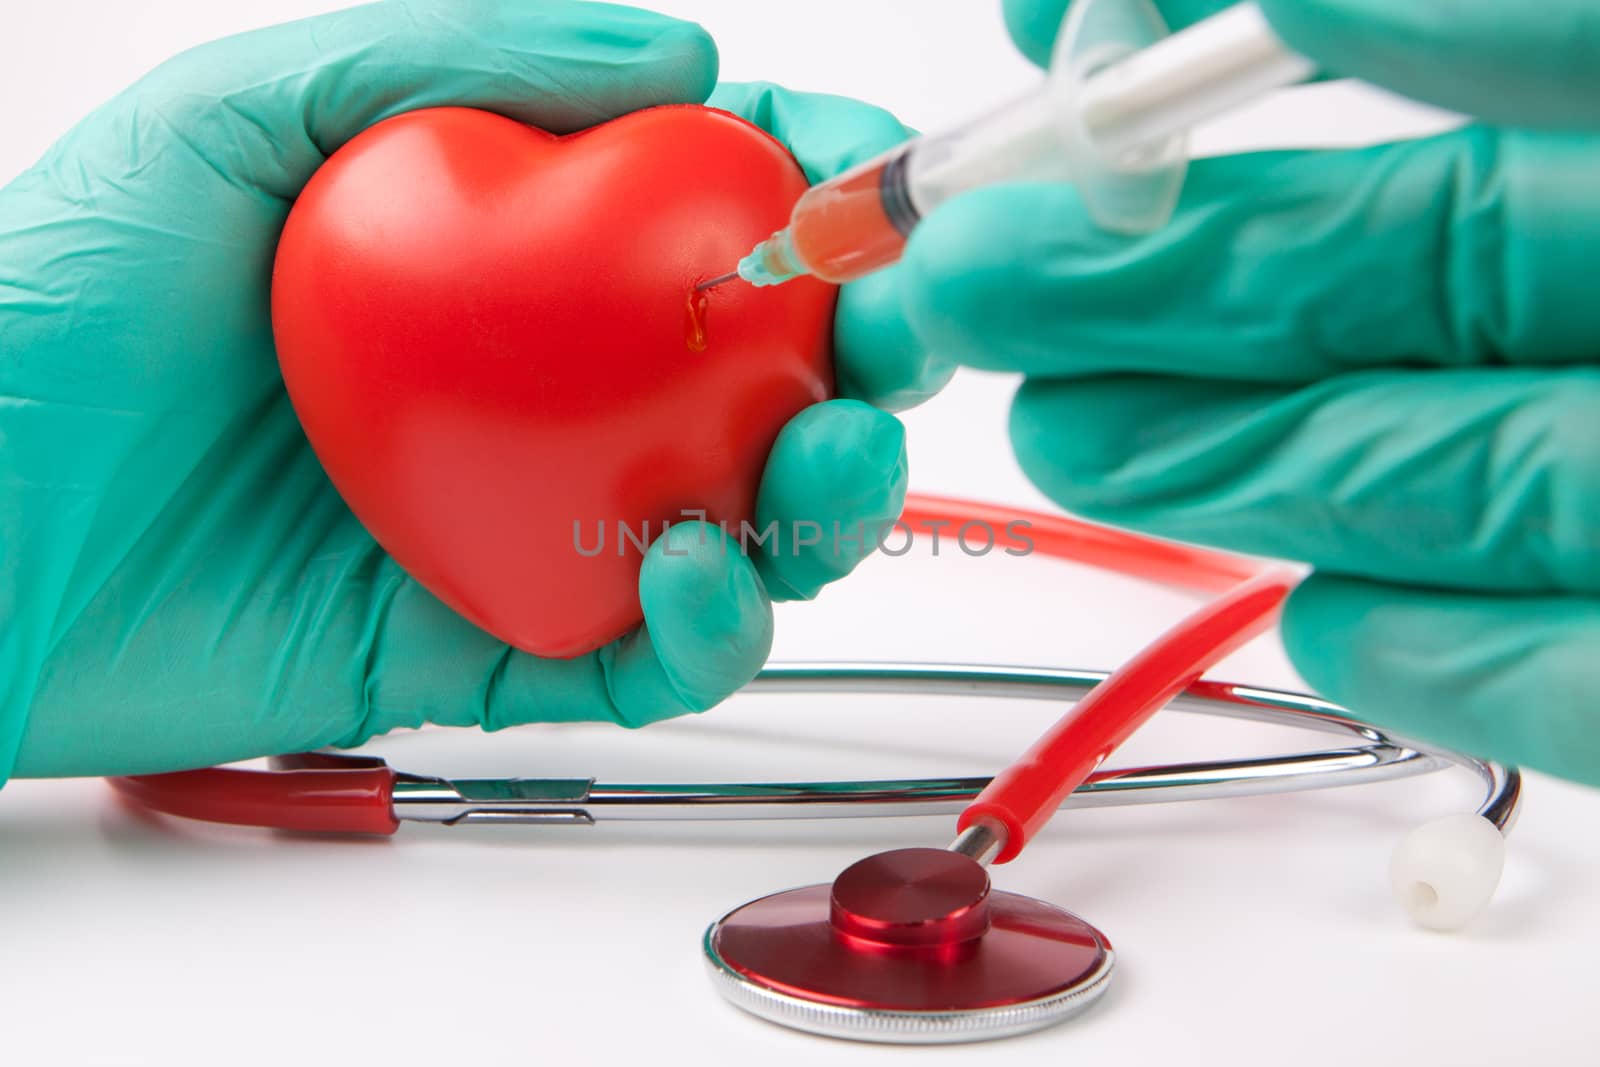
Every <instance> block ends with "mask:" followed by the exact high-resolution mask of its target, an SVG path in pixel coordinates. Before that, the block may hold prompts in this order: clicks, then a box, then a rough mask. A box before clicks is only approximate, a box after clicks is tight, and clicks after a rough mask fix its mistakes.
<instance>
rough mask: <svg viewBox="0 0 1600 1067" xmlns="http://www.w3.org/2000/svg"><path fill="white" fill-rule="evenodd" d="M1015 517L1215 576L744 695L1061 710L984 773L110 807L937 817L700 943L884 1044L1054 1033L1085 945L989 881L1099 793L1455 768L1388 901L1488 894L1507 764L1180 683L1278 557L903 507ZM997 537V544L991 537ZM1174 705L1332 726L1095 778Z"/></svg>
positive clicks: (410, 815) (1134, 566)
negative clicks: (1141, 644)
mask: <svg viewBox="0 0 1600 1067" xmlns="http://www.w3.org/2000/svg"><path fill="white" fill-rule="evenodd" d="M1017 520H1022V521H1023V522H1025V523H1026V524H1027V536H1028V537H1029V539H1030V541H1031V543H1032V546H1033V548H1034V550H1036V551H1038V552H1040V553H1042V554H1044V555H1048V556H1052V557H1056V558H1062V559H1072V560H1076V561H1079V562H1085V563H1092V564H1095V565H1098V566H1102V567H1107V568H1109V569H1113V570H1117V571H1121V572H1124V573H1129V574H1135V575H1141V576H1144V577H1147V578H1152V579H1155V580H1158V581H1161V582H1165V583H1168V584H1173V585H1179V586H1184V587H1187V588H1190V589H1196V590H1201V591H1207V592H1215V591H1217V590H1219V589H1221V590H1223V591H1222V592H1221V594H1220V595H1218V596H1216V597H1215V598H1214V599H1212V600H1211V601H1210V602H1208V603H1207V604H1205V605H1204V606H1202V607H1201V608H1200V609H1198V610H1197V611H1195V612H1194V613H1192V614H1191V615H1190V616H1188V617H1187V618H1186V619H1184V620H1183V621H1182V622H1180V623H1179V624H1178V625H1177V626H1175V627H1173V628H1172V629H1170V630H1168V631H1167V632H1166V633H1165V634H1163V635H1162V636H1161V637H1159V638H1158V639H1157V640H1156V641H1154V642H1152V643H1151V644H1150V645H1148V646H1147V647H1146V648H1145V649H1144V650H1143V651H1141V652H1140V653H1139V654H1138V655H1136V656H1134V657H1133V658H1132V659H1131V660H1129V661H1128V662H1127V663H1126V664H1124V665H1123V666H1122V667H1121V668H1119V669H1118V670H1116V671H1114V672H1111V673H1109V674H1106V673H1097V672H1091V671H1075V670H1060V669H1047V668H1010V667H988V666H965V665H956V664H937V665H929V664H872V663H807V664H782V665H771V666H769V667H768V668H767V669H765V670H764V671H762V672H761V674H760V675H759V676H758V677H757V678H756V679H755V681H753V682H752V683H751V684H750V685H749V686H748V687H747V689H748V690H750V691H756V692H786V693H813V694H815V693H835V694H839V693H872V694H901V695H910V696H919V695H941V696H949V695H965V696H972V697H983V698H994V697H1002V698H1023V699H1030V700H1039V699H1045V700H1061V701H1065V702H1070V704H1071V706H1070V707H1069V709H1068V710H1067V712H1066V713H1065V714H1064V715H1063V717H1062V718H1061V719H1060V720H1059V721H1058V722H1057V723H1056V724H1055V725H1054V726H1052V727H1051V728H1050V730H1048V731H1047V732H1046V733H1045V735H1044V736H1043V737H1042V738H1040V739H1039V741H1038V742H1036V743H1035V744H1034V746H1033V747H1032V748H1030V749H1029V750H1028V752H1027V753H1026V754H1024V755H1023V757H1022V758H1021V759H1019V760H1018V761H1017V762H1016V763H1014V764H1012V765H1011V766H1010V767H1008V768H1006V769H1005V770H1003V771H1001V772H1000V773H999V774H998V775H996V776H995V777H993V778H989V779H985V778H932V779H899V780H885V781H822V782H768V783H748V784H745V783H738V784H735V783H721V784H703V783H692V784H691V783H678V784H606V783H600V782H596V781H595V780H594V779H581V778H580V779H537V778H494V779H472V780H451V779H445V778H437V777H431V776H427V775H418V774H410V773H405V772H401V771H396V770H394V769H392V768H391V767H389V766H388V764H387V763H385V762H384V761H383V760H382V759H379V758H376V757H372V756H362V755H346V754H342V753H326V752H321V753H305V754H301V755H297V756H290V757H283V758H279V759H276V760H274V761H272V767H271V769H269V770H265V771H262V770H248V769H240V768H228V767H213V768H208V769H204V770H195V771H179V772H175V773H171V774H157V775H141V776H135V777H126V778H115V779H112V784H113V785H114V786H115V787H116V789H117V790H118V792H119V793H120V794H121V795H122V796H123V797H124V798H126V799H128V800H129V801H131V802H133V803H136V804H138V805H140V806H142V807H145V808H149V809H152V810H156V811H161V812H165V813H167V814H170V815H177V816H184V817H188V818H194V819H204V820H208V821H212V822H222V823H232V824H237V825H246V826H261V827H269V828H276V829H284V830H296V831H328V832H335V833H362V834H391V833H394V832H395V831H396V830H397V829H398V828H399V826H400V824H401V823H403V822H427V823H435V824H444V825H448V826H460V825H473V824H482V823H499V824H508V825H520V824H529V823H532V824H558V825H570V826H588V825H592V824H594V823H595V822H598V821H601V820H612V819H754V818H799V819H811V818H838V817H850V816H885V815H930V814H957V815H958V820H957V823H956V836H955V838H954V840H953V841H952V842H951V843H950V844H949V845H948V846H947V847H946V848H903V849H895V850H892V851H889V852H883V853H879V854H877V855H874V856H869V857H867V858H866V859H863V860H861V861H859V862H857V863H855V864H853V865H852V866H850V867H848V868H846V869H845V870H844V871H843V872H842V873H841V874H839V876H838V877H837V878H835V879H834V881H833V882H832V883H825V884H818V885H811V886H804V887H801V888H798V889H789V890H784V891H782V892H778V893H774V894H772V895H770V896H766V897H762V898H760V899H758V900H755V901H751V902H750V903H747V904H744V905H741V906H740V907H737V908H734V909H733V910H732V911H729V912H728V913H726V914H725V915H723V916H722V917H721V918H720V919H718V920H717V921H716V922H714V923H712V924H711V926H710V928H709V929H708V930H707V931H706V934H705V938H704V940H703V950H704V955H705V958H706V962H707V964H708V967H709V969H710V973H711V976H712V979H713V982H714V984H715V985H716V987H717V989H718V991H719V992H721V993H722V995H723V996H725V997H726V998H727V999H728V1000H729V1001H730V1002H732V1003H733V1004H735V1005H737V1006H738V1007H740V1008H743V1009H744V1010H746V1011H748V1012H751V1013H753V1014H755V1015H758V1016H760V1017H762V1018H764V1019H768V1020H770V1021H773V1022H776V1023H780V1024H782V1025H784V1026H788V1027H793V1028H795V1029H799V1030H806V1031H810V1032H813V1033H819V1034H825V1035H828V1036H831V1037H842V1038H853V1039H857V1040H865V1041H880V1042H895V1043H935V1042H953V1041H972V1040H979V1039H985V1038H994V1037H1003V1036H1007V1035H1011V1034H1019V1033H1024V1032H1027V1031H1030V1030H1036V1029H1039V1028H1040V1027H1043V1026H1048V1025H1050V1024H1052V1023H1056V1022H1060V1021H1061V1020H1063V1019H1066V1018H1068V1017H1070V1016H1072V1015H1074V1014H1076V1013H1078V1012H1080V1011H1082V1010H1083V1009H1085V1008H1087V1007H1088V1006H1089V1005H1090V1004H1092V1003H1093V1002H1094V1001H1095V1000H1096V999H1098V998H1099V997H1100V996H1101V995H1102V994H1103V993H1104V992H1105V990H1106V986H1107V982H1108V981H1109V979H1110V976H1111V973H1112V968H1113V966H1114V963H1115V959H1116V957H1115V953H1114V952H1113V950H1112V947H1111V943H1110V942H1109V941H1108V940H1107V938H1106V937H1105V935H1104V934H1102V933H1101V932H1100V931H1099V930H1097V929H1095V928H1094V927H1093V926H1091V925H1090V924H1089V923H1087V922H1085V921H1084V920H1083V919H1081V918H1079V917H1078V916H1076V915H1073V914H1072V913H1070V912H1067V911H1064V910H1062V909H1060V908H1058V907H1055V906H1054V905H1051V904H1047V903H1044V902H1042V901H1038V900H1034V899H1033V898H1031V897H1026V896H1022V895H1020V894H1016V893H1008V892H1004V891H1000V890H995V889H993V888H992V887H991V884H990V879H989V874H988V871H987V870H986V868H987V866H988V865H989V864H991V863H1006V862H1009V861H1010V860H1011V859H1013V858H1015V857H1016V855H1017V854H1018V853H1019V852H1020V851H1021V850H1022V848H1023V847H1024V846H1025V845H1026V844H1027V842H1028V841H1029V840H1030V839H1031V838H1032V837H1033V835H1034V833H1035V832H1036V831H1037V830H1038V829H1039V828H1040V827H1041V826H1043V825H1044V823H1045V822H1046V821H1048V820H1049V818H1050V817H1052V816H1053V815H1054V814H1055V812H1056V811H1057V810H1059V809H1060V808H1062V807H1112V806H1121V805H1129V804H1149V803H1161V802H1166V801H1174V800H1202V799H1209V798H1215V797H1239V796H1257V795H1268V794H1275V793H1283V792H1291V791H1301V790H1311V789H1322V788H1328V787H1332V786H1343V785H1355V784H1363V783H1370V782H1380V781H1388V780H1391V779H1396V778H1402V777H1409V776H1412V775H1418V774H1426V773H1429V772H1432V771H1436V770H1441V769H1444V768H1446V767H1450V766H1459V767H1463V768H1466V769H1468V770H1471V771H1473V772H1474V773H1476V774H1477V776H1478V777H1479V778H1480V780H1481V781H1482V784H1483V790H1484V793H1483V800H1482V802H1481V803H1480V804H1479V805H1478V808H1477V810H1476V811H1475V812H1472V813H1462V814H1458V815H1450V816H1445V817H1444V818H1441V819H1435V820H1433V821H1431V822H1428V823H1425V824H1423V825H1422V826H1420V827H1418V828H1416V829H1415V830H1413V831H1412V832H1411V833H1410V834H1408V835H1407V836H1406V837H1405V838H1404V839H1402V841H1401V842H1400V844H1399V846H1398V847H1397V848H1396V850H1395V853H1394V856H1393V859H1392V861H1391V864H1390V875H1391V882H1392V884H1393V888H1394V891H1395V895H1396V898H1397V900H1398V901H1399V903H1400V904H1401V905H1402V906H1403V907H1404V908H1405V909H1406V911H1407V912H1408V913H1409V914H1410V915H1411V916H1412V918H1413V919H1414V920H1416V921H1417V922H1418V923H1420V924H1421V925H1424V926H1429V927H1434V928H1439V929H1452V928H1455V927H1458V926H1461V925H1463V924H1465V923H1466V922H1468V921H1470V920H1471V919H1472V918H1473V917H1474V916H1475V915H1476V914H1478V913H1479V912H1480V911H1481V910H1482V909H1483V908H1484V907H1486V906H1487V904H1488V902H1489V900H1490V898H1491V897H1492V896H1493V894H1494V890H1495V887H1496V885H1497V884H1498V882H1499V878H1500V871H1501V868H1502V866H1503V864H1504V854H1505V838H1504V835H1505V834H1506V833H1508V832H1509V831H1510V829H1511V825H1512V823H1513V821H1514V820H1515V817H1516V813H1517V806H1518V800H1519V794H1520V789H1521V778H1520V775H1519V774H1518V772H1517V770H1516V769H1515V768H1513V767H1508V766H1504V765H1502V764H1498V763H1494V762H1491V761H1489V760H1482V759H1476V758H1473V757H1470V756H1465V755H1461V754H1458V753H1455V752H1449V751H1446V750H1443V749H1436V748H1430V747H1426V746H1423V745H1419V744H1416V743H1413V742H1410V741H1407V740H1405V739H1402V738H1397V737H1395V736H1393V735H1391V734H1388V733H1387V732H1385V731H1383V730H1380V729H1378V728H1376V727H1373V726H1369V725H1367V724H1365V723H1361V722H1359V721H1356V720H1354V719H1352V718H1350V717H1349V716H1348V715H1347V714H1346V713H1345V712H1344V711H1343V710H1342V709H1341V708H1339V707H1337V706H1335V705H1332V704H1329V703H1327V702H1326V701H1323V700H1320V699H1318V698H1316V697H1312V696H1305V695H1300V694H1295V693H1288V692H1281V691H1277V690H1272V689H1262V688H1255V687H1250V686H1243V685H1234V684H1229V683H1223V682H1214V681H1206V680H1201V677H1200V676H1201V675H1202V674H1203V673H1204V672H1205V671H1206V670H1207V669H1209V668H1210V667H1211V666H1212V665H1213V664H1215V663H1216V662H1217V661H1218V660H1220V659H1221V658H1222V657H1223V656H1225V655H1227V654H1228V653H1229V652H1231V651H1233V650H1234V649H1236V648H1238V647H1239V646H1241V645H1243V644H1244V643H1245V642H1247V641H1249V640H1250V639H1251V638H1252V637H1254V636H1256V635H1257V634H1259V633H1260V632H1262V631H1263V630H1265V629H1266V628H1267V627H1269V626H1270V625H1271V624H1272V623H1273V622H1274V620H1275V619H1276V616H1277V610H1278V608H1279V607H1280V605H1281V604H1282V602H1283V599H1284V598H1285V597H1286V596H1287V594H1288V592H1289V591H1290V590H1291V589H1292V588H1293V585H1294V583H1295V580H1296V576H1295V574H1294V573H1293V572H1291V571H1288V570H1286V569H1281V568H1276V567H1267V568H1263V567H1262V566H1261V564H1259V563H1257V562H1255V561H1252V560H1247V559H1243V558H1240V557H1235V556H1231V555H1227V554H1225V553H1219V552H1213V551H1210V550H1207V549H1200V548H1195V547H1192V546H1187V545H1181V544H1176V543H1173V542H1166V541H1158V540H1153V539H1150V538H1145V537H1141V536H1138V535H1135V534H1130V533H1126V532H1123V531H1119V530H1113V529H1110V528H1107V527H1100V526H1095V525H1092V524H1089V523H1084V522H1081V521H1078V520H1075V519H1070V518H1067V517H1065V516H1058V515H1045V514H1040V513H1033V512H1022V511H1017V510H1015V509H1010V508H1000V507H997V506H993V505H984V504H976V503H972V502H969V501H962V500H952V499H945V498H938V497H927V496H914V497H913V498H912V499H910V500H909V501H908V502H907V505H906V509H905V512H904V513H903V515H902V518H901V522H902V523H903V524H905V525H907V526H909V527H910V528H912V529H916V528H918V527H923V528H928V529H934V530H940V529H955V530H959V529H960V528H961V527H962V526H963V525H965V524H969V523H980V524H983V525H984V527H985V529H987V530H990V531H993V530H1007V531H1011V530H1013V529H1015V527H1014V526H1013V525H1012V524H1013V523H1015V522H1016V521H1017ZM1006 536H1012V535H1011V534H1010V533H1008V534H1007V535H1006ZM1162 707H1168V708H1171V709H1173V710H1177V711H1183V712H1192V713H1200V714H1206V715H1215V716H1223V717H1227V718H1232V719H1243V720H1247V721H1252V722H1260V723H1270V724H1277V725H1287V726H1296V727H1302V728H1305V729H1309V730H1312V731H1316V732H1320V733H1324V734H1333V735H1336V736H1338V737H1339V738H1340V743H1339V744H1338V745H1337V746H1336V747H1329V748H1324V749H1318V750H1314V751H1308V752H1301V753H1295V754H1290V755H1284V756H1273V757H1261V758H1250V759H1237V760H1220V761H1209V762H1195V763H1176V764H1168V765H1161V766H1150V767H1135V768H1127V769H1106V768H1104V767H1103V766H1102V764H1103V763H1104V761H1105V759H1106V757H1107V756H1108V755H1110V753H1111V752H1112V751H1113V750H1115V749H1116V748H1117V746H1119V745H1120V744H1121V743H1122V742H1123V741H1124V740H1126V739H1127V737H1128V736H1129V735H1130V734H1132V733H1133V731H1134V730H1136V729H1137V728H1138V727H1139V726H1140V725H1141V724H1142V723H1143V722H1145V721H1146V720H1147V719H1148V718H1149V717H1150V715H1152V714H1154V712H1155V711H1156V710H1158V709H1160V708H1162Z"/></svg>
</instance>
